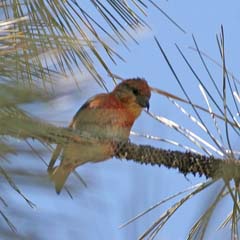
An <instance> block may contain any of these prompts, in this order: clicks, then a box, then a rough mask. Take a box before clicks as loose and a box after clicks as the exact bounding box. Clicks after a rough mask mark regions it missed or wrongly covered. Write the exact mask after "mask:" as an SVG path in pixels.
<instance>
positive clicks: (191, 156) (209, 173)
mask: <svg viewBox="0 0 240 240" xmlns="http://www.w3.org/2000/svg"><path fill="white" fill-rule="evenodd" d="M115 157H117V158H120V159H123V158H124V159H126V160H133V161H134V162H137V163H140V164H151V165H158V166H161V165H163V166H165V167H167V168H174V169H178V170H179V172H180V173H182V174H184V175H187V174H189V173H192V174H193V175H194V176H195V175H196V174H199V175H200V176H202V175H204V176H205V177H206V178H223V179H225V180H231V179H234V180H235V181H236V182H237V183H238V182H239V179H240V162H239V161H237V160H232V159H231V160H229V159H227V160H223V159H219V158H214V157H213V156H210V157H207V156H204V155H200V154H196V153H192V152H180V151H172V150H165V149H159V148H154V147H152V146H149V145H137V144H133V143H130V142H125V143H120V144H118V147H117V148H116V152H115Z"/></svg>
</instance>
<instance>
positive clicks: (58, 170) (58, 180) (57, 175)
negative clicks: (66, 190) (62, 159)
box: [49, 166, 71, 194]
mask: <svg viewBox="0 0 240 240" xmlns="http://www.w3.org/2000/svg"><path fill="white" fill-rule="evenodd" d="M70 173H71V169H65V168H63V167H62V166H58V167H55V168H53V169H52V171H51V172H49V175H50V178H51V180H52V181H53V182H54V184H55V189H56V192H57V194H59V193H60V192H61V190H62V188H63V186H64V183H65V182H66V180H67V178H68V176H69V174H70Z"/></svg>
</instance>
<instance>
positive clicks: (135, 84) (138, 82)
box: [112, 78, 151, 117]
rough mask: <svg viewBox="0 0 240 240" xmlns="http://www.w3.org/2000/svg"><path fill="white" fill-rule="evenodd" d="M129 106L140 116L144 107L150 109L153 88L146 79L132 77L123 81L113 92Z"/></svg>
mask: <svg viewBox="0 0 240 240" xmlns="http://www.w3.org/2000/svg"><path fill="white" fill-rule="evenodd" d="M112 93H113V94H114V95H115V96H116V97H117V98H119V100H120V101H121V102H122V103H123V104H124V105H125V106H126V108H128V109H129V110H130V111H131V112H132V113H133V114H134V115H135V117H138V116H139V114H140V113H141V110H142V108H147V109H149V99H150V97H151V90H150V87H149V86H148V83H147V81H146V80H145V79H142V78H131V79H127V80H124V81H122V82H121V83H120V84H118V85H117V86H116V87H115V89H114V90H113V92H112Z"/></svg>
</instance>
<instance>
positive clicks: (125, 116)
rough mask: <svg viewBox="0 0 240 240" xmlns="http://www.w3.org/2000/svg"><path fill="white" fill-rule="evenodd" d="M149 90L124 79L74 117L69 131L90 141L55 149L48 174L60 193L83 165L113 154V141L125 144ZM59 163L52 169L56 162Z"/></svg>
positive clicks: (141, 83) (143, 83)
mask: <svg viewBox="0 0 240 240" xmlns="http://www.w3.org/2000/svg"><path fill="white" fill-rule="evenodd" d="M150 96H151V91H150V87H149V86H148V84H147V82H146V81H145V80H144V79H140V78H134V79H127V80H124V81H122V82H121V83H120V84H118V85H117V86H116V87H115V88H114V90H113V91H112V92H110V93H102V94H98V95H96V96H94V97H92V98H90V99H89V100H88V101H87V102H86V103H85V104H83V106H82V107H81V108H80V109H79V110H78V112H77V113H76V114H75V116H74V118H73V120H72V122H71V123H70V125H69V128H71V129H73V130H78V131H79V132H80V133H82V135H83V136H87V139H89V138H92V139H102V141H101V140H98V141H89V140H87V139H84V138H83V139H81V141H80V143H69V144H67V145H65V146H64V147H62V146H61V145H58V146H57V147H56V149H55V151H54V152H53V155H52V158H51V161H50V163H49V167H48V171H49V174H50V177H51V179H52V181H53V182H54V183H55V188H56V192H57V193H60V191H61V189H62V187H63V185H64V183H65V181H66V179H67V177H68V176H69V174H70V173H71V172H72V171H73V170H74V169H75V168H76V167H78V166H79V165H82V164H84V163H86V162H99V161H104V160H107V159H109V158H111V157H112V156H113V154H114V144H113V140H117V141H126V140H128V137H129V134H130V130H131V128H132V125H133V123H134V121H135V120H136V119H137V117H138V116H139V115H140V113H141V111H142V109H143V108H147V109H148V108H149V99H150ZM59 155H62V156H61V163H60V165H59V166H57V167H55V168H54V167H53V166H54V164H55V162H56V160H57V158H58V157H59Z"/></svg>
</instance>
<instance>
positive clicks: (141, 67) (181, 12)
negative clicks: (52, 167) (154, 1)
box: [3, 0, 240, 240]
mask: <svg viewBox="0 0 240 240" xmlns="http://www.w3.org/2000/svg"><path fill="white" fill-rule="evenodd" d="M160 6H161V8H162V9H163V10H164V11H166V12H167V13H168V14H169V15H170V16H171V17H172V18H173V19H174V20H175V21H176V22H177V23H178V24H179V25H181V26H182V27H183V28H184V29H185V30H186V34H184V33H182V32H181V31H179V29H177V28H176V27H175V26H173V25H172V24H171V23H170V22H169V21H168V20H167V19H166V18H165V17H164V16H163V15H162V14H161V13H160V12H159V11H158V10H156V9H154V8H150V9H149V12H148V13H149V16H148V18H147V20H148V23H149V25H150V26H151V27H152V31H149V30H145V31H143V32H141V33H139V34H138V35H137V36H136V38H137V40H138V42H139V45H137V44H135V43H134V42H133V41H131V40H129V42H128V44H129V48H130V51H127V50H126V49H125V48H123V47H121V46H119V47H117V50H118V52H119V53H120V54H121V55H122V56H123V57H124V58H125V59H126V62H125V63H124V62H120V61H119V62H118V64H117V65H114V64H112V63H111V62H109V65H110V66H111V69H112V72H113V73H115V74H118V75H120V76H122V77H126V78H128V77H136V76H139V77H144V78H145V79H147V80H148V82H149V84H150V85H151V86H153V87H157V88H160V89H164V90H167V91H169V92H171V93H174V94H175V95H178V96H181V97H183V96H184V95H183V93H182V92H181V91H180V88H179V86H178V85H177V83H176V81H175V79H174V77H173V75H172V74H171V72H170V70H169V68H168V66H167V64H166V62H165V61H164V59H163V57H162V55H161V53H160V51H159V49H158V48H157V45H156V42H155V41H154V36H156V38H157V39H158V40H159V42H160V44H161V45H162V47H163V48H164V50H165V52H166V54H167V55H168V57H169V59H170V61H171V64H172V65H173V66H174V69H175V71H176V73H177V74H178V76H179V78H180V80H181V82H182V84H183V85H184V86H185V89H186V90H187V91H188V93H189V95H190V97H191V99H192V101H193V102H196V103H198V104H199V105H202V106H204V107H207V106H206V103H205V102H204V99H203V96H202V94H201V93H200V91H199V86H198V83H197V81H196V79H195V78H194V76H193V74H192V73H191V72H190V71H189V69H188V67H187V66H186V64H185V63H184V61H183V59H182V58H181V56H180V54H179V53H178V51H177V49H176V47H175V43H177V44H178V46H179V47H180V48H181V49H182V50H183V52H184V54H186V56H187V58H188V60H189V61H190V62H191V64H192V66H193V67H194V69H195V70H196V71H197V73H198V75H199V76H200V78H201V79H202V80H203V81H204V83H205V84H207V86H208V90H209V91H212V94H213V96H214V97H216V99H218V97H217V96H216V93H215V90H214V89H213V86H212V84H211V83H210V81H209V78H208V76H207V73H206V71H205V70H204V68H203V66H202V64H201V61H200V58H199V57H198V55H197V53H196V52H194V51H192V50H190V49H189V47H191V46H194V42H193V40H192V34H193V35H194V36H195V38H196V40H197V43H198V45H199V47H200V49H201V50H203V51H204V52H205V53H207V54H208V55H209V56H211V57H212V58H214V59H216V60H217V61H218V62H220V63H221V58H220V55H219V50H218V46H217V42H216V34H219V33H220V27H221V25H223V27H224V33H225V51H226V64H227V67H228V69H229V71H231V72H233V73H234V74H235V76H236V77H239V65H240V58H239V52H240V49H239V48H240V45H239V42H240V34H239V33H238V27H239V26H238V25H239V18H240V11H239V10H240V3H239V1H215V0H212V1H206V0H205V1H162V2H161V3H160ZM207 63H208V66H209V68H210V70H211V73H212V74H213V76H214V79H215V80H216V82H217V85H218V86H221V84H222V71H221V68H219V67H217V66H216V64H213V63H211V62H210V61H207ZM102 75H103V76H104V78H105V79H106V81H107V85H108V86H109V89H112V87H113V84H112V82H111V80H110V78H109V77H108V76H107V74H106V73H104V72H102ZM87 78H88V76H87ZM88 80H89V79H88ZM79 81H80V82H81V81H82V82H83V89H82V91H81V90H80V91H75V92H74V93H72V92H71V91H70V92H71V94H65V95H64V96H62V97H60V98H59V99H56V100H55V101H52V102H51V103H49V104H48V105H47V104H43V105H41V106H38V108H37V110H35V111H34V112H33V113H34V114H36V115H39V114H41V116H43V117H44V118H45V119H50V120H51V121H53V122H55V123H56V122H58V123H59V122H61V124H63V125H67V123H68V122H69V121H70V120H71V118H72V116H73V115H74V113H75V112H76V111H77V110H78V108H79V107H80V106H81V104H82V103H83V102H84V101H85V100H86V99H87V98H88V97H90V96H92V95H93V94H95V93H97V92H101V91H103V90H102V89H101V88H100V87H99V86H98V85H97V84H96V83H94V80H92V81H91V84H90V83H89V81H87V82H84V80H82V78H81V76H79ZM71 86H72V85H71ZM71 86H69V88H70V89H71ZM231 103H232V102H231V101H230V104H231ZM150 104H151V109H150V110H151V111H152V112H154V113H155V114H157V115H160V116H163V117H166V118H168V119H171V120H172V121H175V122H177V123H179V124H181V125H182V126H184V127H185V128H188V129H190V130H192V131H193V132H194V133H196V134H198V135H199V136H201V137H202V138H203V139H205V140H206V141H209V142H210V143H211V144H213V143H212V141H211V140H210V139H209V137H208V136H207V135H206V134H205V133H204V132H203V131H202V130H201V129H200V128H198V127H197V126H196V124H194V123H192V122H191V121H190V120H189V119H188V118H187V117H185V116H184V115H183V114H182V113H181V112H180V111H179V110H178V109H177V108H176V107H175V106H174V105H173V104H172V103H170V102H169V101H168V100H166V99H165V98H164V97H162V96H159V95H156V94H153V96H152V99H151V103H150ZM182 106H183V107H185V108H186V109H187V110H188V111H189V112H191V113H192V110H191V108H190V107H189V106H187V105H182ZM231 107H232V106H231V105H230V108H231ZM30 109H31V108H30ZM35 109H36V108H35ZM233 109H234V108H233ZM32 110H33V109H32ZM234 114H235V115H236V114H237V113H236V112H234ZM203 118H204V120H205V123H206V124H207V126H209V128H210V129H212V131H213V133H214V134H215V136H217V133H216V129H215V128H214V124H213V121H212V119H211V118H210V117H209V116H206V115H203ZM59 119H61V120H59ZM219 125H220V127H221V126H222V124H221V123H219ZM133 130H134V131H136V132H139V133H143V134H150V135H154V136H159V137H161V138H166V139H171V140H174V141H178V142H181V143H182V144H185V145H188V146H190V147H193V148H195V149H196V150H198V151H200V152H201V150H200V149H199V148H197V147H196V146H195V145H194V144H192V143H191V142H190V141H189V140H187V139H186V138H185V137H183V136H181V135H180V134H178V133H176V132H175V131H174V130H172V129H170V128H169V127H166V126H164V125H162V124H160V123H159V122H157V121H156V120H154V119H152V118H150V117H149V116H148V115H146V114H145V113H143V114H142V115H141V117H140V118H139V119H138V120H137V122H136V124H135V125H134V127H133ZM222 131H223V130H222ZM223 135H224V133H223ZM131 139H132V141H133V142H137V143H142V144H151V145H154V146H155V147H162V148H166V149H168V148H170V149H176V148H177V147H175V146H172V145H169V144H166V143H163V142H160V141H150V140H148V139H145V138H140V137H131ZM237 142H238V141H237V137H236V136H235V135H233V137H232V138H231V143H232V146H233V147H234V148H237V149H236V150H239V149H238V148H239V147H238V145H237ZM177 149H180V150H182V151H184V149H182V148H177ZM44 158H45V159H46V160H48V159H49V158H50V154H45V155H44ZM14 161H15V162H16V161H17V158H16V159H14ZM26 165H27V166H29V172H33V173H35V172H38V173H39V172H40V173H41V174H40V176H36V177H35V178H33V179H34V180H33V183H34V181H37V180H39V179H40V180H41V181H42V182H43V184H44V187H42V188H41V187H39V188H36V187H35V186H34V184H33V185H32V186H31V185H30V186H29V185H25V184H24V182H28V181H29V179H27V177H25V178H24V177H21V176H20V177H18V178H20V179H21V180H22V181H23V184H22V186H21V185H20V186H19V187H20V188H21V189H22V190H23V192H24V193H25V194H26V195H27V196H28V198H29V199H31V200H32V201H33V202H34V203H35V204H36V206H37V207H36V209H34V210H32V209H31V208H29V207H28V206H27V205H26V203H25V202H24V201H23V200H22V199H21V198H19V197H18V195H16V194H15V193H14V192H11V191H9V190H8V189H7V188H5V187H4V189H3V191H4V192H5V191H7V192H8V196H9V199H10V203H11V204H9V205H10V206H15V207H12V208H13V209H12V210H10V218H11V216H12V217H13V223H15V224H16V226H17V227H18V229H19V232H20V233H22V234H28V233H29V234H33V235H37V236H38V238H37V237H36V238H35V239H59V240H65V239H86V240H88V239H91V240H92V239H104V240H105V239H116V240H122V239H127V240H128V239H131V240H132V239H137V237H138V236H139V235H140V234H141V233H143V232H144V230H146V228H147V227H148V226H150V224H151V223H152V222H153V221H155V220H156V219H157V218H158V217H159V216H160V215H161V214H162V213H163V211H164V210H165V209H166V208H167V207H170V206H171V205H172V204H173V203H174V201H171V202H169V203H166V204H165V205H163V206H161V207H159V208H157V209H156V210H155V211H153V212H150V213H149V214H148V215H146V216H144V217H142V218H141V219H139V220H138V221H136V222H134V223H132V224H130V225H129V226H127V227H125V228H123V229H119V228H118V226H119V225H120V224H122V223H123V222H125V221H126V220H128V219H129V218H131V217H134V216H135V215H136V214H138V213H139V212H141V211H143V210H145V209H147V208H149V207H150V206H152V205H153V204H155V203H157V202H159V201H160V200H162V199H164V198H165V197H167V196H169V195H171V194H174V193H176V192H179V191H182V190H184V189H185V188H188V187H191V186H192V185H194V184H196V183H198V182H203V181H205V180H206V179H205V178H204V177H202V178H198V177H195V178H194V177H192V176H187V178H186V177H184V176H183V175H181V174H179V173H178V172H177V171H176V170H169V169H166V168H164V167H161V168H159V167H157V166H154V167H153V166H142V165H138V164H136V163H133V162H131V161H129V162H126V161H119V160H116V159H113V160H109V161H106V162H103V163H98V164H86V165H84V166H81V167H80V168H79V169H78V172H79V173H80V175H81V176H82V177H83V178H84V179H85V181H86V182H87V184H88V187H87V188H84V187H83V186H82V185H81V183H79V181H78V180H77V179H76V178H75V177H74V176H73V175H72V176H71V177H70V178H69V181H68V183H67V185H68V186H70V188H71V189H72V191H71V192H72V194H73V196H74V198H73V199H70V198H69V196H68V195H67V193H66V192H65V191H63V192H62V193H61V195H57V194H56V193H55V191H54V188H53V186H52V184H51V183H50V182H49V180H48V179H47V173H46V172H45V170H46V167H45V166H43V164H42V163H41V162H39V160H38V159H37V157H36V159H30V158H29V156H26V157H25V158H24V159H23V160H22V163H21V164H20V167H21V168H25V167H26ZM23 178H24V179H23ZM31 179H32V178H31ZM16 180H18V179H17V177H16ZM31 181H32V180H31ZM218 187H219V186H218ZM215 192H216V189H215V188H214V187H213V188H212V189H211V190H209V191H208V192H207V193H205V194H201V196H198V197H196V198H194V199H192V200H191V201H189V202H188V203H187V204H186V206H184V207H183V208H182V209H180V210H179V211H177V213H176V215H175V216H174V217H173V219H172V220H170V221H169V223H168V224H167V225H166V226H165V227H164V228H163V230H162V231H161V232H160V233H159V235H158V237H157V238H156V239H165V240H172V239H175V240H182V239H184V238H186V234H187V232H188V230H189V229H190V227H191V226H192V224H193V222H194V220H196V219H197V217H199V216H200V214H201V209H202V208H204V206H206V205H207V204H208V203H209V201H211V199H212V198H211V197H212V196H214V193H215ZM227 200H228V201H226V202H225V205H224V206H225V207H224V209H223V210H221V208H219V209H218V213H217V214H215V218H214V221H213V223H212V224H213V226H215V227H216V225H217V224H219V223H220V222H221V221H222V220H223V218H221V216H223V214H225V215H226V214H227V213H228V212H227V210H230V208H229V207H230V201H229V199H227ZM15 208H16V209H18V210H19V209H21V211H23V212H24V213H25V215H23V216H22V217H21V216H18V217H15V213H16V209H15ZM26 216H27V217H26ZM228 231H229V229H226V230H223V231H219V232H215V228H211V229H210V231H209V237H208V238H206V239H221V237H222V239H226V237H227V236H228V235H226V234H227V233H229V232H228ZM39 236H40V237H39ZM76 236H77V237H76Z"/></svg>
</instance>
